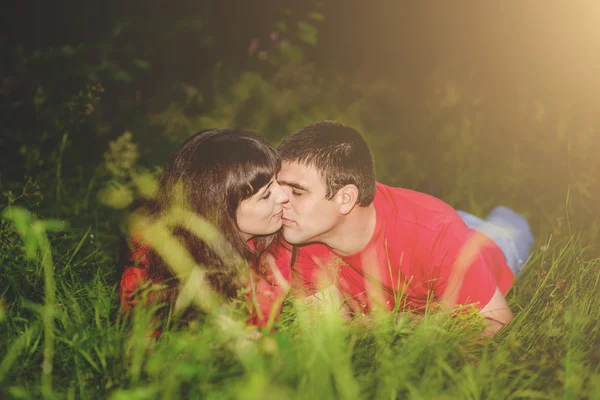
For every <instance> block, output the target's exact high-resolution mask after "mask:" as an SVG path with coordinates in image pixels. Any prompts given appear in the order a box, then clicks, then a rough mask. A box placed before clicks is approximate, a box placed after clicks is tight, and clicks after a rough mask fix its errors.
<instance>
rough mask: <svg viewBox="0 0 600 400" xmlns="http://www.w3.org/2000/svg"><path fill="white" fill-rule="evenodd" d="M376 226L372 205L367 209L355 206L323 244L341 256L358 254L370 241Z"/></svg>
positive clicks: (375, 216) (375, 214)
mask: <svg viewBox="0 0 600 400" xmlns="http://www.w3.org/2000/svg"><path fill="white" fill-rule="evenodd" d="M376 225H377V213H376V211H375V205H374V204H373V203H371V204H370V205H368V206H367V207H360V206H356V207H355V208H354V209H353V210H352V211H351V212H350V213H349V214H348V215H346V217H345V218H344V220H343V222H342V223H341V224H340V225H339V226H337V227H336V229H335V231H333V232H331V236H330V237H329V238H327V239H326V240H325V241H324V243H325V244H326V245H327V246H329V247H331V248H332V249H333V250H334V251H335V252H336V253H338V254H340V255H341V256H349V255H352V254H355V253H358V252H359V251H361V250H363V249H364V248H365V247H366V246H367V244H368V243H369V241H370V240H371V237H372V236H373V233H375V226H376Z"/></svg>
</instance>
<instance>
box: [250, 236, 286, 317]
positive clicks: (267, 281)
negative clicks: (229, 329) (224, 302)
mask: <svg viewBox="0 0 600 400" xmlns="http://www.w3.org/2000/svg"><path fill="white" fill-rule="evenodd" d="M271 246H273V247H272V248H270V249H269V251H268V252H267V254H266V255H265V256H264V257H263V259H262V260H261V262H263V263H264V264H265V266H266V268H265V269H266V271H267V272H266V274H264V275H263V276H260V275H258V274H253V277H254V279H255V283H254V285H252V283H251V286H253V287H250V290H249V296H250V299H249V301H250V304H251V307H250V309H251V312H250V317H249V319H248V324H250V325H255V326H261V327H266V326H268V325H270V323H272V322H275V321H277V319H278V318H279V314H280V313H281V306H282V304H283V300H284V299H285V297H286V296H287V294H288V293H289V289H290V280H291V256H292V252H291V247H290V246H288V245H287V244H286V245H283V244H282V243H275V244H272V245H271Z"/></svg>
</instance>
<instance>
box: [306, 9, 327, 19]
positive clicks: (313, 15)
mask: <svg viewBox="0 0 600 400" xmlns="http://www.w3.org/2000/svg"><path fill="white" fill-rule="evenodd" d="M308 16H309V17H310V18H311V19H314V20H315V21H319V22H323V21H325V16H324V15H323V14H321V13H318V12H316V11H311V12H309V13H308Z"/></svg>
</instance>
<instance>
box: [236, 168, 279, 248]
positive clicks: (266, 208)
mask: <svg viewBox="0 0 600 400" xmlns="http://www.w3.org/2000/svg"><path fill="white" fill-rule="evenodd" d="M287 201H288V195H287V192H286V191H285V190H283V188H282V187H281V186H279V184H278V183H277V181H276V180H275V177H273V178H272V179H271V181H270V182H269V183H268V184H266V185H265V186H263V187H262V188H260V189H259V190H258V192H256V193H255V194H254V195H253V196H252V197H250V198H248V199H246V200H243V201H242V202H241V203H240V205H239V207H238V209H237V211H236V221H237V225H238V229H239V230H240V233H241V235H242V237H243V238H244V240H249V239H250V238H251V237H253V236H257V235H269V234H271V233H275V232H277V231H278V230H279V228H281V217H282V215H283V204H284V203H287Z"/></svg>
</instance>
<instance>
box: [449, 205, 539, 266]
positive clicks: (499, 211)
mask: <svg viewBox="0 0 600 400" xmlns="http://www.w3.org/2000/svg"><path fill="white" fill-rule="evenodd" d="M458 214H459V215H460V216H461V218H462V219H463V221H464V222H465V223H466V224H467V226H468V227H469V228H471V229H475V230H477V231H479V232H482V233H484V234H486V235H487V236H489V237H490V239H492V240H493V241H494V242H495V243H496V244H497V245H498V247H499V248H500V250H502V253H504V257H506V263H507V264H508V266H509V267H510V269H511V270H512V271H513V272H514V274H515V275H518V274H519V272H521V269H523V265H524V264H525V261H527V258H528V257H529V254H530V252H531V245H532V244H533V242H534V239H533V234H532V233H531V228H530V227H529V224H528V223H527V220H526V219H525V218H524V217H523V216H522V215H521V214H519V213H517V212H515V211H513V210H511V209H510V208H508V207H504V206H498V207H496V208H494V209H493V210H492V212H491V213H490V215H488V216H487V218H486V219H485V220H483V219H481V218H478V217H476V216H474V215H472V214H469V213H467V212H464V211H458Z"/></svg>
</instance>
